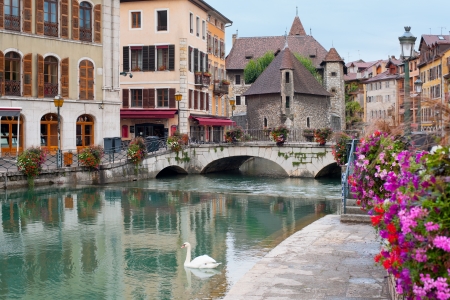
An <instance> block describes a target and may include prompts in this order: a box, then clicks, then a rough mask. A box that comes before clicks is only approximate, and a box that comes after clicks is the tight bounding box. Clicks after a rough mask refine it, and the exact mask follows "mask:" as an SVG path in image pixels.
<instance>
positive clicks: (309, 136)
mask: <svg viewBox="0 0 450 300" xmlns="http://www.w3.org/2000/svg"><path fill="white" fill-rule="evenodd" d="M302 135H303V136H304V137H305V139H306V141H307V142H312V141H313V140H314V129H312V128H305V129H303V133H302Z"/></svg>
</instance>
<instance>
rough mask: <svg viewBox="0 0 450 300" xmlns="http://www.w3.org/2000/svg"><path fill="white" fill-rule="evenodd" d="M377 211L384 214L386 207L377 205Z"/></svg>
mask: <svg viewBox="0 0 450 300" xmlns="http://www.w3.org/2000/svg"><path fill="white" fill-rule="evenodd" d="M375 211H376V212H377V213H379V214H383V213H384V209H383V208H382V207H381V206H376V207H375Z"/></svg>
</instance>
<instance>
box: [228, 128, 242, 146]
mask: <svg viewBox="0 0 450 300" xmlns="http://www.w3.org/2000/svg"><path fill="white" fill-rule="evenodd" d="M243 136H244V130H242V127H240V126H236V127H233V128H231V129H229V130H227V132H225V141H226V142H227V143H237V142H240V141H241V139H242V137H243Z"/></svg>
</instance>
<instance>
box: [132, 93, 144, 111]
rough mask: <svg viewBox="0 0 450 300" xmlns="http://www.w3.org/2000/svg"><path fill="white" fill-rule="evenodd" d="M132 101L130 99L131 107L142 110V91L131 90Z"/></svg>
mask: <svg viewBox="0 0 450 300" xmlns="http://www.w3.org/2000/svg"><path fill="white" fill-rule="evenodd" d="M130 92H131V95H130V96H131V99H130V107H137V108H142V90H141V89H136V90H130Z"/></svg>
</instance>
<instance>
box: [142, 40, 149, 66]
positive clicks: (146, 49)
mask: <svg viewBox="0 0 450 300" xmlns="http://www.w3.org/2000/svg"><path fill="white" fill-rule="evenodd" d="M148 55H149V46H144V47H142V71H144V72H147V71H150V63H149V57H148Z"/></svg>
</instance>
